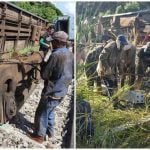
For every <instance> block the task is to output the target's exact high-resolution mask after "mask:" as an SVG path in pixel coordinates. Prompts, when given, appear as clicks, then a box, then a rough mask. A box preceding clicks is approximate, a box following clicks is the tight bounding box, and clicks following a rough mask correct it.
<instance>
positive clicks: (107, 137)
mask: <svg viewBox="0 0 150 150" xmlns="http://www.w3.org/2000/svg"><path fill="white" fill-rule="evenodd" d="M82 67H83V66H82ZM82 67H80V68H82ZM78 70H80V69H79V68H78ZM78 75H79V74H78ZM78 75H77V78H78V80H77V84H76V88H77V89H76V93H77V101H79V100H82V99H86V100H87V101H88V102H89V103H90V104H91V108H92V119H93V122H94V130H95V134H94V136H93V137H91V138H90V139H87V138H86V137H85V138H84V139H81V138H80V137H81V136H80V131H82V127H80V128H79V129H78V128H77V130H76V132H77V142H76V143H77V148H141V147H143V148H145V147H147V148H148V147H150V144H149V143H150V138H149V131H150V128H149V127H150V126H149V125H150V123H149V122H145V123H141V124H139V123H137V122H139V120H140V119H142V118H147V117H145V116H149V115H150V104H147V103H146V104H145V105H146V107H144V108H130V109H125V110H121V109H116V110H115V109H114V108H113V106H112V101H111V100H109V98H108V97H105V96H102V95H100V93H99V92H97V91H96V90H95V89H94V90H93V89H92V88H89V87H87V84H86V79H85V77H84V76H83V75H82V76H81V75H79V76H78ZM79 77H80V78H79ZM123 90H124V91H126V90H128V86H125V87H124V88H122V89H120V90H119V91H118V92H117V93H116V94H115V95H114V96H113V97H116V96H118V97H119V96H120V94H122V91H123ZM149 98H150V97H149V96H148V95H146V99H147V101H149ZM84 115H85V117H86V115H87V114H82V116H84ZM80 117H81V116H77V121H78V120H79V119H80ZM85 123H86V122H85ZM129 124H135V125H133V126H131V127H127V128H124V129H123V130H122V128H123V127H125V126H128V125H129ZM118 127H121V128H119V129H121V130H116V129H118Z"/></svg>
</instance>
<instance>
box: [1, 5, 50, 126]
mask: <svg viewBox="0 0 150 150" xmlns="http://www.w3.org/2000/svg"><path fill="white" fill-rule="evenodd" d="M47 24H48V20H45V19H43V18H41V17H38V16H36V15H34V14H32V13H29V12H27V11H25V10H23V9H21V8H19V7H17V6H15V5H13V4H12V3H9V2H0V30H1V32H0V76H1V78H0V124H3V123H5V122H6V121H8V120H9V119H11V118H12V117H13V116H15V114H16V112H17V111H18V110H19V108H20V107H21V106H22V105H23V103H24V102H25V100H26V99H27V97H28V96H30V94H31V93H32V91H33V90H34V88H35V86H36V84H37V81H38V80H39V79H40V72H39V70H40V63H41V61H42V59H43V54H42V52H39V51H37V52H33V53H30V54H29V55H25V56H19V55H17V53H16V51H17V50H21V49H23V48H26V47H28V46H37V45H38V43H39V38H40V35H41V31H43V30H45V28H46V26H47ZM31 49H32V48H31ZM10 53H12V56H11V58H10Z"/></svg>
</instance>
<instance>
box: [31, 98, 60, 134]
mask: <svg viewBox="0 0 150 150" xmlns="http://www.w3.org/2000/svg"><path fill="white" fill-rule="evenodd" d="M60 102H61V99H59V100H55V99H53V98H48V99H46V100H45V99H41V100H40V103H39V105H38V107H37V109H36V113H35V123H34V124H35V131H34V132H35V133H36V134H38V135H40V136H43V137H44V136H46V134H48V135H49V136H53V135H54V125H55V113H54V111H55V107H56V106H58V105H59V104H60Z"/></svg>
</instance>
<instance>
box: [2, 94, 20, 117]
mask: <svg viewBox="0 0 150 150" xmlns="http://www.w3.org/2000/svg"><path fill="white" fill-rule="evenodd" d="M3 100H4V103H5V115H6V120H10V119H11V118H12V117H13V116H15V115H16V112H17V106H16V102H15V96H14V93H13V92H5V93H4V94H3Z"/></svg>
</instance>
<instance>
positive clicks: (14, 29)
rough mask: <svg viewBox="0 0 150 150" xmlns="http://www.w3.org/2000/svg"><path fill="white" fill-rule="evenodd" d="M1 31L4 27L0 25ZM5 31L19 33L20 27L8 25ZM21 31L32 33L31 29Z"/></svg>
mask: <svg viewBox="0 0 150 150" xmlns="http://www.w3.org/2000/svg"><path fill="white" fill-rule="evenodd" d="M0 29H2V25H0ZM5 30H11V31H18V27H13V26H8V25H6V26H5ZM20 31H24V32H31V29H26V28H21V29H20Z"/></svg>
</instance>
